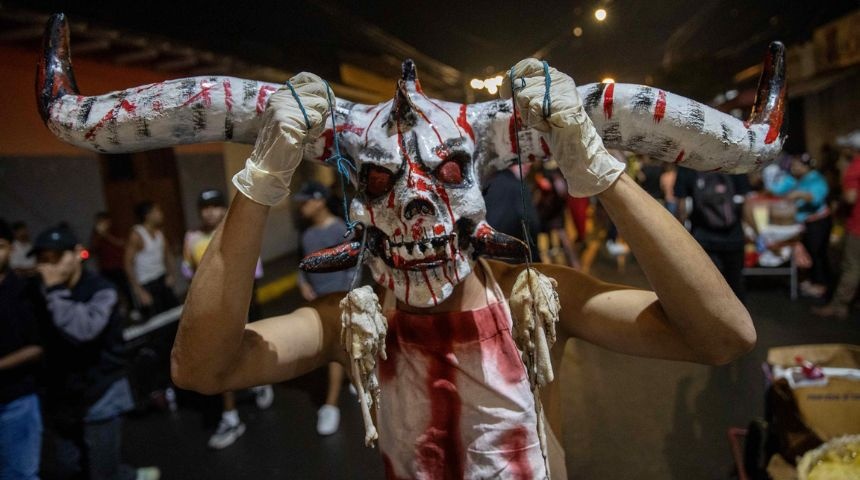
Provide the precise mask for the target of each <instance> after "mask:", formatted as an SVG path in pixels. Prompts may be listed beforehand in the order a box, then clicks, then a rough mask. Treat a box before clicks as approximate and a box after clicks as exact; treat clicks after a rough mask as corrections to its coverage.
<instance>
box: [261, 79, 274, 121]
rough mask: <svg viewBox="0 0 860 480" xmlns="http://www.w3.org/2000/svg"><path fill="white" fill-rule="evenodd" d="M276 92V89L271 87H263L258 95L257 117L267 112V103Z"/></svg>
mask: <svg viewBox="0 0 860 480" xmlns="http://www.w3.org/2000/svg"><path fill="white" fill-rule="evenodd" d="M274 91H275V87H273V86H271V85H263V86H262V87H260V92H259V93H257V115H259V114H261V113H263V111H264V110H266V101H267V100H268V99H269V95H271V94H272V92H274Z"/></svg>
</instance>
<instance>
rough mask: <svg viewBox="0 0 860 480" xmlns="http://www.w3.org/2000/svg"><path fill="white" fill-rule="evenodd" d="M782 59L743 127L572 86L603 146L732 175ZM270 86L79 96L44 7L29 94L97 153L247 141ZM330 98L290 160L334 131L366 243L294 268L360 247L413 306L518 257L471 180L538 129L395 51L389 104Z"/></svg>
mask: <svg viewBox="0 0 860 480" xmlns="http://www.w3.org/2000/svg"><path fill="white" fill-rule="evenodd" d="M784 56H785V49H784V47H783V46H782V44H780V43H778V42H774V43H773V44H771V46H770V49H769V51H768V52H767V55H766V57H765V62H764V66H763V69H762V70H763V71H762V76H761V79H760V80H759V86H758V95H757V97H756V102H755V105H754V106H753V110H752V114H751V115H750V117H749V120H748V121H747V122H742V121H740V120H738V119H736V118H734V117H731V116H729V115H727V114H724V113H722V112H719V111H716V110H714V109H712V108H710V107H708V106H705V105H702V104H701V103H698V102H696V101H693V100H690V99H687V98H684V97H681V96H678V95H674V94H672V93H669V92H666V91H663V90H661V89H658V88H655V87H650V86H642V85H628V84H588V85H582V86H579V87H577V89H578V91H579V94H580V96H581V97H582V99H583V104H584V108H585V112H586V113H587V114H588V116H589V117H590V118H591V120H592V122H593V123H594V126H595V128H596V129H597V131H598V132H599V133H600V135H601V137H602V138H603V141H604V143H605V144H606V146H607V147H609V148H618V149H623V150H629V151H633V152H637V153H643V154H647V155H650V156H651V157H652V158H655V159H659V160H664V161H667V162H672V163H675V164H681V165H683V166H685V167H690V168H694V169H697V170H709V171H722V172H726V173H743V172H748V171H752V170H755V169H759V168H761V167H762V166H764V164H765V163H766V162H767V161H768V160H770V159H771V158H773V157H775V156H776V154H777V153H779V151H780V150H781V148H782V143H783V141H784V135H783V134H782V128H783V122H782V117H783V109H784V103H785V59H784ZM278 88H280V85H277V84H272V83H267V82H259V81H254V80H246V79H239V78H233V77H218V76H207V77H193V78H185V79H179V80H170V81H165V82H160V83H157V84H152V85H145V86H141V87H136V88H130V89H127V90H124V91H119V92H112V93H108V94H105V95H100V96H92V97H87V96H82V95H79V94H78V88H77V85H76V83H75V80H74V75H73V72H72V67H71V60H70V57H69V45H68V25H67V23H66V20H65V18H64V16H63V15H62V14H57V15H54V16H53V17H52V18H51V20H50V21H49V23H48V26H47V29H46V32H45V38H44V53H43V56H42V58H41V59H40V63H39V67H38V70H37V82H36V95H37V101H38V105H39V109H40V113H41V115H42V118H43V119H44V120H45V123H46V124H47V126H48V128H50V129H51V131H52V132H53V133H54V134H55V135H57V136H58V137H59V138H61V139H63V140H65V141H67V142H69V143H72V144H75V145H78V146H81V147H83V148H87V149H90V150H94V151H97V152H102V153H125V152H134V151H141V150H148V149H154V148H163V147H169V146H173V145H178V144H191V143H203V142H212V141H233V142H241V143H254V140H255V138H256V136H257V132H258V131H259V128H260V122H261V117H262V112H263V111H264V109H265V106H266V101H267V99H268V97H269V95H271V93H272V92H274V91H276V90H277V89H278ZM335 103H336V107H335V111H334V112H332V115H333V117H334V122H331V123H330V124H329V125H328V128H326V130H325V131H324V132H323V134H322V136H321V137H320V138H319V139H318V140H317V141H316V142H312V143H309V144H307V145H306V147H305V151H304V159H305V160H309V161H318V162H325V161H326V160H329V159H331V158H332V153H333V150H332V147H333V144H334V140H335V137H336V138H337V140H338V144H339V146H340V150H341V153H342V154H344V156H345V157H348V159H349V160H350V161H351V162H352V163H353V164H354V166H355V167H356V169H355V172H356V174H355V175H352V176H351V177H352V178H351V180H352V181H353V182H354V184H355V185H356V186H357V192H358V194H357V195H356V197H355V198H354V199H352V204H351V206H350V214H351V216H352V219H353V220H356V221H358V222H360V223H361V224H362V225H363V228H364V229H365V230H364V232H363V237H364V238H365V239H366V241H365V244H364V245H362V244H360V243H359V242H355V241H349V242H345V243H344V244H342V245H339V246H335V247H332V248H329V249H326V250H323V251H320V252H315V253H312V254H311V255H309V256H308V257H306V258H305V259H304V260H303V261H302V263H301V268H303V269H305V270H307V271H315V272H324V271H331V270H338V269H343V268H348V267H351V266H354V265H356V263H358V261H359V259H360V258H361V257H362V255H361V249H362V248H364V249H365V250H364V251H365V252H366V253H367V255H366V259H367V263H368V265H369V267H370V269H371V271H372V273H373V277H374V279H375V280H376V281H377V282H378V283H380V284H381V285H382V286H384V287H387V288H389V289H391V290H393V291H394V293H395V295H396V297H397V298H398V299H399V300H400V301H403V302H405V303H407V304H409V305H412V306H416V307H427V306H433V305H435V304H438V303H440V302H442V301H443V300H445V299H446V298H447V297H448V296H450V295H451V293H452V292H453V290H454V287H455V286H456V285H457V284H458V283H459V282H460V281H462V280H463V279H465V278H466V276H468V275H469V274H470V272H471V270H472V267H473V262H474V259H475V258H476V256H477V255H482V254H485V255H489V256H495V257H503V258H512V259H523V258H524V257H525V255H526V248H525V245H524V244H523V243H522V242H521V241H519V240H516V239H514V238H511V237H509V236H507V235H504V234H501V233H499V232H495V231H494V230H493V229H492V228H491V227H490V226H489V225H487V223H486V222H485V220H484V218H485V213H486V209H485V205H484V201H483V198H482V195H481V188H480V185H481V182H482V180H484V179H485V178H486V177H488V176H489V175H490V174H492V173H493V172H495V171H497V170H500V169H502V168H506V167H507V166H509V165H511V163H512V162H513V161H514V160H515V159H516V157H517V152H518V151H521V152H522V158H523V160H524V161H525V160H534V159H540V158H545V157H547V156H549V155H550V151H549V148H548V146H547V145H548V143H549V142H547V141H546V139H545V138H544V137H543V136H542V135H543V134H542V133H541V132H537V131H535V130H531V129H520V128H518V127H519V126H518V125H517V123H516V121H515V118H514V116H513V112H512V106H511V102H510V101H503V100H495V101H489V102H482V103H475V104H459V103H451V102H445V101H440V100H435V99H432V98H429V97H428V96H427V95H425V94H424V92H423V91H422V89H421V85H420V82H419V81H418V79H417V78H416V69H415V65H414V64H413V63H412V61H410V60H407V61H405V62H404V63H403V69H402V74H401V78H400V80H399V81H398V82H397V86H396V90H395V95H394V98H393V99H392V100H390V101H388V102H384V103H381V104H378V105H363V104H357V103H353V102H350V101H346V100H342V99H337V101H336V102H335ZM332 124H333V125H336V128H334V129H332V128H331V125H332ZM335 130H336V131H335ZM518 147H519V148H518Z"/></svg>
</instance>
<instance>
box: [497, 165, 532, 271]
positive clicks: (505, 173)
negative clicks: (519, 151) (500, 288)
mask: <svg viewBox="0 0 860 480" xmlns="http://www.w3.org/2000/svg"><path fill="white" fill-rule="evenodd" d="M530 169H531V164H530V163H523V168H522V173H523V175H524V176H527V175H528V174H529V170H530ZM521 189H525V197H526V205H525V208H526V211H525V212H523V200H522V194H521ZM532 198H533V196H532V190H531V187H530V186H529V184H528V182H525V184H524V185H521V184H520V169H519V166H517V165H511V166H510V167H508V168H506V169H502V170H499V171H498V172H496V173H495V174H494V175H493V176H492V177H490V179H489V181H488V182H487V186H486V187H485V188H484V203H486V204H487V223H489V224H490V226H491V227H493V228H494V229H496V230H497V231H499V232H502V233H506V234H508V235H510V236H512V237H515V238H519V239H520V240H522V241H526V240H525V239H524V238H523V225H522V220H523V219H524V220H525V222H526V224H527V225H528V229H529V235H530V236H531V238H529V239H528V243H529V246H530V247H531V251H532V261H534V262H539V261H540V257H539V256H538V248H537V239H536V237H535V236H536V235H537V233H538V232H539V231H540V221H539V220H538V218H539V217H538V213H537V209H535V206H534V203H533V202H532V201H531V199H532Z"/></svg>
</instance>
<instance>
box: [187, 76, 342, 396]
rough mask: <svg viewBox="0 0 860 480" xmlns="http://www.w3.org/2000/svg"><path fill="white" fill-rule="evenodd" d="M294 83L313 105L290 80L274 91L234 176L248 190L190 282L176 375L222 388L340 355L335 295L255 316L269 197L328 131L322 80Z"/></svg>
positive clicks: (283, 375) (295, 371)
mask: <svg viewBox="0 0 860 480" xmlns="http://www.w3.org/2000/svg"><path fill="white" fill-rule="evenodd" d="M291 82H292V84H293V86H294V87H295V90H296V97H298V99H301V102H302V104H303V106H304V112H303V111H302V110H301V109H300V108H299V104H298V103H297V101H296V100H297V99H296V98H295V97H294V96H293V94H292V93H291V92H290V90H288V89H286V87H285V88H284V89H282V90H280V91H278V92H276V93H275V94H273V95H272V96H271V97H270V100H269V105H268V106H267V108H266V111H265V113H264V120H263V128H262V131H261V132H260V135H259V136H258V137H257V144H256V146H255V147H254V151H253V152H252V154H251V157H250V158H249V159H248V161H247V162H246V165H245V168H244V169H243V170H242V171H240V172H239V173H238V174H236V176H235V177H234V178H233V183H234V184H235V185H236V187H237V188H238V190H239V192H240V193H239V194H237V195H236V197H235V199H234V200H233V203H232V204H231V205H230V209H229V210H228V212H227V216H226V218H225V220H224V222H223V223H222V224H221V225H220V226H219V227H218V229H217V230H216V231H215V234H214V236H213V238H212V241H211V243H210V244H209V247H208V248H207V249H206V253H205V254H204V255H203V259H202V261H201V262H200V265H199V267H198V268H197V271H196V273H195V275H194V278H193V280H192V282H191V287H190V289H189V292H188V298H187V301H186V304H185V309H184V311H183V314H182V318H181V320H180V323H179V331H178V333H177V336H176V342H175V344H174V347H173V354H172V358H171V371H172V375H173V380H174V382H176V384H177V385H178V386H180V387H183V388H190V389H193V390H197V391H200V392H203V393H215V392H219V391H225V390H232V389H236V388H241V387H247V386H251V385H257V384H262V383H272V382H277V381H282V380H286V379H288V378H291V377H293V376H296V375H299V374H301V373H304V372H306V371H308V370H311V369H313V368H315V367H318V366H322V365H325V364H326V363H327V362H328V361H330V360H331V359H332V358H333V357H334V356H335V353H334V352H336V350H337V349H336V348H335V346H336V345H337V339H338V335H339V328H338V326H339V322H337V321H336V320H338V318H339V315H338V312H339V310H338V309H337V304H336V301H335V300H332V299H322V300H319V301H318V302H317V303H315V304H313V305H312V307H315V308H303V309H299V310H297V311H296V312H293V313H291V314H289V315H285V316H282V317H275V318H269V319H266V320H263V321H260V322H255V323H254V324H252V325H246V320H247V313H248V305H249V304H250V302H251V295H252V290H253V281H254V270H255V267H256V263H257V258H258V257H259V255H260V247H261V244H262V236H263V228H264V226H265V223H266V218H267V216H268V214H269V209H270V206H271V205H275V204H277V203H280V202H281V201H283V200H284V199H285V198H286V197H287V195H288V194H289V183H290V179H291V177H292V173H293V171H294V170H295V169H296V167H297V166H298V164H299V162H300V161H301V155H302V146H303V144H304V143H305V142H307V141H312V140H313V139H316V138H317V137H318V136H319V134H320V132H321V130H322V126H323V124H324V121H325V117H326V115H327V114H328V106H327V103H326V101H325V98H326V92H327V90H326V85H325V83H324V82H323V81H322V80H320V79H319V78H318V77H316V76H314V75H309V74H299V75H298V76H297V77H294V78H293V79H292V80H291ZM304 113H306V114H307V121H306V120H305V116H304ZM332 305H333V306H334V309H332Z"/></svg>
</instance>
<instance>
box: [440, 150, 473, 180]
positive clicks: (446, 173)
mask: <svg viewBox="0 0 860 480" xmlns="http://www.w3.org/2000/svg"><path fill="white" fill-rule="evenodd" d="M468 161H469V155H468V154H467V153H464V152H454V153H452V154H451V155H449V156H448V158H447V159H445V161H444V162H442V164H441V165H439V166H438V167H436V171H435V172H434V175H435V176H436V178H437V179H439V181H441V182H442V183H446V184H449V185H461V184H463V183H464V181H465V180H466V165H467V163H468Z"/></svg>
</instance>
